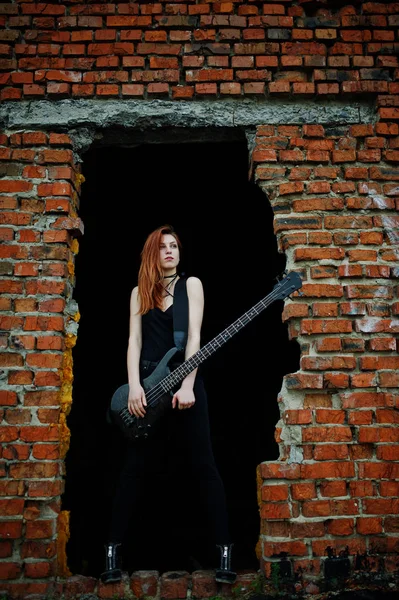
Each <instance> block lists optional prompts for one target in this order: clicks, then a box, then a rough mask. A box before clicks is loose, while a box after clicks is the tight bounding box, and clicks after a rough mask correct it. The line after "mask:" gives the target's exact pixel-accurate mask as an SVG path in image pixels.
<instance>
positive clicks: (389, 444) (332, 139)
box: [0, 0, 399, 598]
mask: <svg viewBox="0 0 399 600" xmlns="http://www.w3.org/2000/svg"><path fill="white" fill-rule="evenodd" d="M398 24H399V5H398V4H397V3H393V2H384V3H382V2H378V3H373V2H358V1H355V2H353V3H348V4H346V5H345V4H344V3H332V2H328V1H326V2H324V1H322V0H316V1H315V2H306V0H297V1H296V2H286V1H285V0H280V1H279V0H276V1H273V2H271V1H265V2H264V3H254V2H244V1H243V2H234V3H231V2H227V3H220V2H203V3H193V2H191V1H189V2H180V3H167V2H161V3H152V4H151V3H147V2H145V3H144V2H139V1H136V2H117V3H112V2H110V3H104V2H97V3H96V2H79V1H72V0H65V2H62V3H59V2H49V3H34V2H28V1H26V2H24V1H18V2H4V3H0V55H1V57H0V69H1V71H0V100H1V101H2V102H3V103H10V105H12V104H13V103H14V102H16V101H20V100H32V99H43V98H47V99H50V100H52V101H54V102H56V101H57V100H59V99H63V98H73V99H79V98H85V99H87V98H96V99H104V100H105V99H109V98H113V99H120V101H121V102H123V101H124V100H125V99H129V98H136V99H151V98H161V99H173V100H176V104H177V105H178V103H179V102H181V101H190V100H193V99H196V100H201V99H208V98H209V97H211V98H213V99H223V98H230V99H231V98H234V99H236V100H239V99H240V98H243V97H250V98H253V97H257V98H258V99H262V98H265V99H267V98H270V97H273V98H274V97H276V98H282V99H286V98H291V99H295V98H297V99H298V101H300V100H301V99H303V98H305V99H309V98H310V99H314V98H319V99H324V98H326V97H327V98H331V99H340V100H342V99H344V100H346V101H347V102H348V103H350V102H351V101H352V100H353V98H355V99H357V98H361V97H367V98H369V99H370V98H372V99H373V100H374V101H375V120H374V122H373V123H357V124H353V125H346V126H342V125H340V126H339V127H336V126H335V125H334V124H332V125H331V126H329V125H321V124H319V123H311V124H303V125H292V124H280V125H272V124H270V123H259V124H258V127H257V130H256V136H255V145H254V148H253V149H252V155H251V162H252V165H251V169H250V172H251V175H252V177H253V179H254V181H255V182H256V183H257V185H258V186H259V187H260V188H261V189H262V190H263V191H264V192H265V194H266V195H267V197H268V200H269V202H270V204H271V206H272V207H273V211H274V215H275V216H274V232H275V235H276V238H277V241H278V245H279V249H280V250H281V252H283V253H285V255H286V257H287V261H288V264H289V265H290V267H291V268H292V269H294V270H295V271H297V272H298V273H300V275H301V276H302V278H303V282H304V284H303V288H302V290H301V292H302V295H301V296H299V295H297V294H294V296H293V297H292V299H291V300H290V301H287V302H286V305H285V308H284V313H283V319H284V321H285V322H286V323H287V325H288V331H289V336H290V338H291V339H295V340H296V341H297V342H298V344H299V345H300V347H301V361H300V368H299V370H298V372H296V373H292V374H288V375H287V376H286V377H285V380H284V386H283V388H282V391H281V394H280V396H279V398H278V399H277V400H278V402H279V406H280V415H281V418H280V421H279V422H278V423H277V424H276V434H275V437H276V440H277V442H278V444H279V446H280V459H279V460H278V461H273V462H263V463H261V464H260V465H259V467H258V499H259V509H260V537H259V543H258V545H257V555H258V558H259V565H260V569H261V572H262V574H263V575H264V576H266V582H267V585H269V588H267V589H269V590H271V591H273V589H274V588H273V585H274V583H275V582H276V577H277V579H278V578H279V577H280V574H281V573H280V571H279V570H278V569H280V567H281V565H283V566H284V564H286V561H288V563H289V567H290V569H291V572H292V573H294V574H295V577H296V581H295V584H293V586H294V587H293V588H290V589H291V591H292V589H294V590H295V591H297V592H301V593H302V594H307V595H309V596H311V595H312V594H316V593H318V592H319V591H320V590H321V589H322V585H323V583H322V582H323V575H324V572H325V567H326V563H327V561H328V560H333V559H334V558H337V557H342V556H345V557H347V558H348V560H349V562H350V568H351V576H352V579H351V582H350V583H349V584H348V585H352V584H353V585H355V584H356V582H358V581H359V580H360V579H361V577H362V576H364V575H365V574H367V575H368V576H369V575H370V574H371V573H373V572H377V570H378V569H380V571H379V576H380V577H381V573H382V574H383V575H384V577H385V576H386V577H388V576H389V575H394V574H395V572H396V571H397V565H396V561H397V552H398V549H399V548H398V543H399V520H398V516H397V514H398V509H399V506H398V495H399V488H398V483H397V480H398V479H399V467H398V464H397V463H398V459H399V450H398V428H397V425H398V421H399V417H398V414H399V413H398V407H399V393H398V388H399V376H398V366H399V362H398V358H397V349H398V348H397V339H398V335H397V334H398V332H399V324H398V315H399V301H398V285H397V277H398V272H399V271H398V266H397V265H398V257H399V250H398V248H399V219H398V216H397V210H398V201H399V187H398V185H399V184H398V181H399V166H398V161H399V122H398V119H399V101H398V91H399V82H398V72H399V71H398V59H397V55H398V46H399V40H398ZM75 158H76V157H75V156H74V154H73V152H72V143H71V139H70V137H69V135H68V133H67V132H60V131H53V130H51V129H49V128H48V127H47V125H46V123H43V124H42V127H39V128H37V129H32V130H30V129H29V130H26V131H20V130H18V131H13V130H7V131H3V132H0V208H1V217H0V218H1V221H0V239H1V242H2V245H1V250H0V264H1V273H0V292H1V297H0V347H1V354H0V365H1V369H2V374H3V378H2V380H1V382H2V383H1V388H2V389H1V390H0V405H1V409H0V418H1V428H0V440H1V442H2V446H1V456H0V458H1V462H0V498H1V500H0V512H1V518H0V537H1V541H0V579H1V584H0V589H1V590H5V591H8V592H9V594H10V596H11V597H22V598H24V597H26V596H29V595H32V594H33V595H40V596H41V597H44V596H45V595H49V596H54V595H57V594H58V595H64V597H65V598H73V597H79V595H84V594H89V593H95V594H96V595H97V596H98V597H102V598H107V597H113V596H114V595H115V594H122V595H123V594H124V595H125V596H126V597H129V595H133V596H134V597H158V595H159V594H161V596H162V597H165V598H166V597H168V598H184V597H186V595H187V593H188V591H189V592H190V593H191V594H192V595H193V596H194V597H196V598H206V597H211V596H216V595H228V593H229V592H228V591H227V590H220V589H216V587H215V582H214V580H213V578H212V576H211V575H210V574H209V573H208V572H197V573H195V574H193V575H192V576H189V575H187V574H182V575H181V576H176V577H175V576H173V577H169V578H168V577H167V576H166V575H165V576H163V577H162V578H161V577H160V576H159V574H157V573H153V572H137V573H135V574H133V575H132V577H131V578H129V577H128V576H125V577H124V579H123V582H122V583H121V584H120V585H117V586H111V587H109V586H108V587H107V586H104V585H101V584H99V583H98V582H97V581H96V580H94V579H92V578H86V577H83V576H80V575H76V576H73V577H71V576H70V575H71V574H70V573H69V570H68V566H67V557H66V555H65V546H66V540H67V538H68V523H69V520H68V517H69V515H68V514H67V513H65V512H63V511H62V510H61V508H60V506H61V503H60V498H61V496H62V493H63V490H64V478H63V475H64V471H63V459H64V458H65V455H66V453H67V451H68V446H69V431H68V428H67V425H66V416H67V415H68V412H69V410H70V405H71V401H72V396H71V390H72V379H73V375H72V373H73V364H72V355H71V352H72V348H73V346H74V344H75V341H76V339H75V336H74V334H73V333H71V331H74V329H73V327H71V325H73V324H74V323H75V322H76V321H78V320H79V314H78V313H75V314H74V313H73V311H71V310H70V304H69V303H70V301H71V299H72V298H73V286H74V257H75V254H76V252H77V251H78V239H79V237H80V235H81V234H82V233H83V223H82V222H81V220H80V218H79V193H80V189H81V184H82V183H83V181H84V176H83V175H82V171H83V172H84V164H83V166H82V164H81V163H80V162H76V161H75ZM38 223H40V225H38ZM381 565H383V568H382V567H381ZM276 569H277V570H276ZM257 577H258V575H257V574H254V573H252V574H240V576H239V579H238V584H237V585H238V588H237V590H238V591H239V592H240V591H243V590H244V589H248V588H251V586H255V587H256V585H258V584H259V582H258V580H257V579H256V578H257ZM369 582H370V580H369ZM251 589H255V588H254V587H253V588H251Z"/></svg>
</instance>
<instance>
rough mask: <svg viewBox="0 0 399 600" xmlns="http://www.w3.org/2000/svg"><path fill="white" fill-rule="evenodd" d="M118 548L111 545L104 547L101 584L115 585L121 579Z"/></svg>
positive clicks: (117, 545) (115, 545)
mask: <svg viewBox="0 0 399 600" xmlns="http://www.w3.org/2000/svg"><path fill="white" fill-rule="evenodd" d="M120 546H121V544H113V543H110V544H106V546H105V571H104V573H101V575H100V579H101V581H102V582H103V583H115V582H117V581H120V580H121V579H122V571H121V568H120V566H121V565H120V563H121V560H120Z"/></svg>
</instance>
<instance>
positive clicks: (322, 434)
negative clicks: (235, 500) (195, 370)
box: [253, 120, 399, 588]
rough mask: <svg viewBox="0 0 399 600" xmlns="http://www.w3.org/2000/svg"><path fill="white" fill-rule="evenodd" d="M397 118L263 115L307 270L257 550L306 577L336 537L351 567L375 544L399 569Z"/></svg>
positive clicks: (270, 183) (262, 496)
mask: <svg viewBox="0 0 399 600" xmlns="http://www.w3.org/2000/svg"><path fill="white" fill-rule="evenodd" d="M391 127H392V125H388V124H387V123H385V122H384V121H382V120H381V121H380V122H379V123H376V124H375V125H353V126H348V127H346V128H341V130H340V132H339V133H336V134H335V135H329V136H327V135H326V134H325V131H324V128H323V127H322V126H321V125H304V126H303V127H299V126H279V127H273V126H270V125H268V126H261V127H259V128H258V132H257V133H258V135H257V145H256V148H255V150H254V153H253V160H254V163H255V168H254V173H255V177H256V179H257V181H258V184H259V185H260V186H261V187H263V188H264V189H265V192H266V193H267V194H268V196H269V199H270V202H271V204H272V206H273V207H274V209H275V211H276V216H275V220H274V222H275V232H276V234H277V238H278V243H279V246H280V248H281V250H282V251H284V252H285V254H286V255H287V257H288V261H289V264H291V265H292V267H293V268H294V269H295V270H297V271H298V272H299V273H301V274H302V276H303V280H304V284H303V287H302V289H301V292H302V294H303V295H302V296H299V297H298V296H297V297H295V298H294V299H293V301H292V302H290V303H289V304H287V305H286V307H285V310H284V314H283V318H284V320H286V321H287V322H288V323H289V332H290V336H291V338H295V339H297V340H298V342H299V343H300V345H301V350H302V352H301V361H300V367H301V368H300V371H298V372H297V373H293V374H289V375H287V376H286V377H285V386H284V388H283V391H282V393H281V395H280V398H279V401H280V407H281V410H280V412H281V420H280V422H279V424H278V426H277V429H276V439H277V441H278V442H279V444H280V447H281V452H280V455H281V459H282V460H281V461H279V462H272V463H271V462H265V463H262V464H261V465H260V466H259V503H260V515H261V537H260V542H259V549H258V553H259V557H260V558H261V560H262V562H264V563H265V564H264V567H265V570H266V573H268V574H269V575H270V573H271V566H272V563H273V560H271V559H273V558H274V557H276V556H278V555H280V553H287V555H288V556H289V557H291V558H292V560H293V565H294V569H295V571H296V573H297V574H298V575H299V574H301V579H303V581H304V586H305V588H306V580H307V579H310V580H312V579H313V578H314V576H315V575H317V574H318V573H320V572H322V571H321V563H322V561H323V558H325V557H326V556H328V547H330V548H331V551H332V553H335V554H336V555H337V556H338V555H339V554H340V553H342V552H344V553H345V552H346V550H347V548H348V549H349V555H350V557H351V559H352V561H353V562H352V566H353V567H355V564H356V561H355V558H356V555H367V556H370V557H371V559H370V560H371V561H373V560H374V562H375V566H374V568H375V569H377V568H378V560H381V559H383V560H384V569H385V571H386V572H387V573H389V572H394V571H397V552H398V550H399V537H398V525H399V519H398V516H397V515H398V509H399V498H398V496H399V483H398V481H397V480H398V479H399V467H398V462H397V461H398V458H399V445H398V441H399V429H398V426H397V424H398V423H399V412H398V408H399V402H398V400H399V396H398V385H399V376H398V373H399V370H398V369H399V356H398V353H397V338H398V335H397V334H398V332H399V321H398V312H399V302H398V295H397V292H398V287H397V277H398V262H397V261H398V256H399V249H398V243H399V236H398V233H399V229H398V225H399V217H398V216H397V212H396V211H397V208H398V204H397V203H398V193H399V187H398V185H397V183H392V182H391V180H392V178H399V170H398V169H397V168H395V167H392V166H391V165H390V162H391V159H392V156H391V154H390V152H391V151H390V150H388V148H389V147H390V146H391V145H392V142H394V140H395V137H394V136H389V135H388V132H389V130H390V132H391V133H394V132H395V133H397V126H394V127H393V129H391ZM397 139H398V138H397V137H396V140H397ZM290 440H292V442H290ZM292 446H294V450H295V454H293V455H292V451H293V448H292ZM292 456H293V458H291V457H292ZM376 556H377V557H379V558H378V559H377V558H376Z"/></svg>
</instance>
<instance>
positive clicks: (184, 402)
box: [172, 388, 195, 410]
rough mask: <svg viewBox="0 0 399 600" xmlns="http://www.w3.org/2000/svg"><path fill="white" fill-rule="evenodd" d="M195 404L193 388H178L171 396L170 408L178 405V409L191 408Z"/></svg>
mask: <svg viewBox="0 0 399 600" xmlns="http://www.w3.org/2000/svg"><path fill="white" fill-rule="evenodd" d="M194 404H195V396H194V392H193V390H189V389H183V388H180V390H178V391H177V392H176V394H175V395H174V396H173V400H172V408H176V406H177V407H178V409H179V410H184V409H185V408H191V407H192V406H193V405H194Z"/></svg>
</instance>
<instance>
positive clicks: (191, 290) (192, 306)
mask: <svg viewBox="0 0 399 600" xmlns="http://www.w3.org/2000/svg"><path fill="white" fill-rule="evenodd" d="M187 295H188V306H189V312H188V314H189V319H188V337H187V344H186V355H185V359H186V360H187V359H188V358H190V356H192V355H193V354H195V353H196V352H197V350H199V349H200V345H201V326H202V319H203V316H204V290H203V287H202V283H201V281H200V280H199V279H198V278H197V277H189V278H188V279H187ZM196 374H197V369H194V371H191V373H189V374H188V375H187V377H186V378H185V379H184V380H183V382H182V385H181V387H182V388H191V389H192V388H193V387H194V381H195V376H196Z"/></svg>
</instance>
